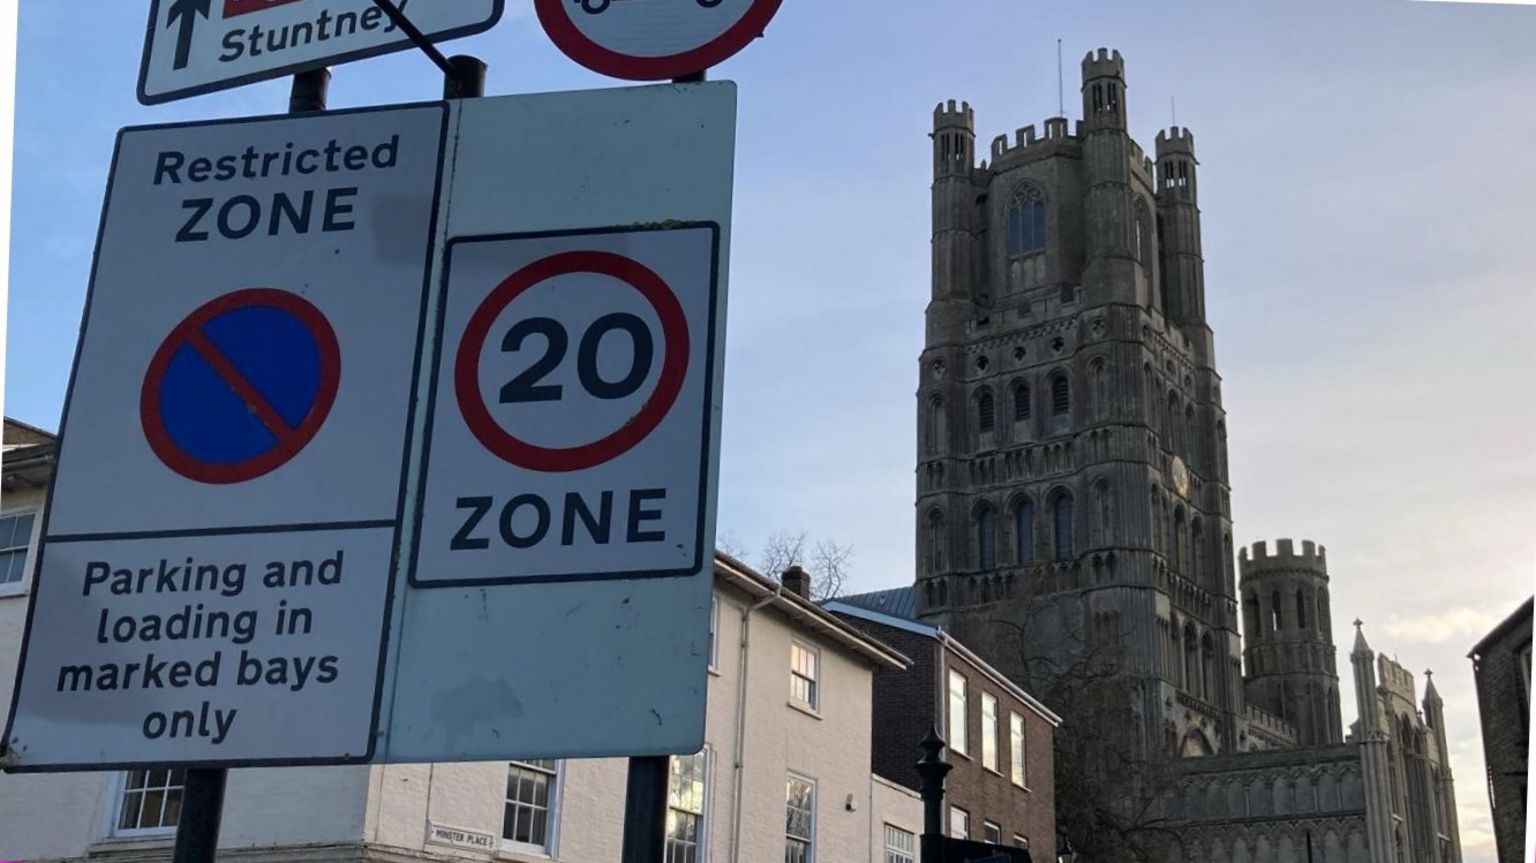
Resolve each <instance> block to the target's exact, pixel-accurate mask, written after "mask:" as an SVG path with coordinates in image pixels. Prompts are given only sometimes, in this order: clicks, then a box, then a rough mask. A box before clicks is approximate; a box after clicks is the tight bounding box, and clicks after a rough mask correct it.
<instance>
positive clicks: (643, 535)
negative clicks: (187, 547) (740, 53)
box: [385, 82, 736, 761]
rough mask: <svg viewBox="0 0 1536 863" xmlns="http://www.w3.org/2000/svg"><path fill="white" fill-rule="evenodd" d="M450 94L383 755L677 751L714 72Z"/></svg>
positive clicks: (711, 406)
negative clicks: (438, 273) (408, 556)
mask: <svg viewBox="0 0 1536 863" xmlns="http://www.w3.org/2000/svg"><path fill="white" fill-rule="evenodd" d="M456 107H457V108H458V110H459V111H460V112H461V115H460V121H459V124H458V126H457V128H456V130H455V135H454V138H455V141H456V142H457V149H456V151H455V153H454V160H453V164H454V170H453V174H452V176H451V177H450V179H449V187H448V188H449V199H450V201H451V206H450V207H449V209H448V211H447V214H446V219H447V223H446V236H447V238H448V240H447V244H446V248H445V261H444V273H443V277H442V279H441V281H440V283H439V287H438V289H437V290H438V301H437V303H435V304H434V307H435V308H437V309H439V310H440V320H439V322H438V327H439V329H440V333H441V337H440V340H439V341H438V344H437V348H436V350H435V351H434V352H433V353H432V355H431V356H430V358H429V360H428V362H427V363H426V364H425V366H426V367H425V368H424V369H423V372H422V374H423V378H424V379H425V380H426V383H427V387H426V388H427V389H428V390H429V392H428V394H427V396H426V397H425V398H424V399H423V403H424V404H426V405H428V406H429V408H428V413H429V417H428V421H429V426H430V428H429V430H426V431H425V432H424V434H423V440H422V446H423V450H424V454H423V459H422V468H421V472H420V474H419V476H418V479H417V481H416V488H417V496H416V498H415V500H414V505H415V506H416V507H417V512H416V530H415V541H414V542H413V560H412V563H411V574H410V586H409V588H408V592H409V597H410V598H409V600H408V601H407V602H406V603H404V608H403V611H402V616H401V620H400V624H399V628H400V631H401V636H400V637H401V648H400V652H399V654H398V659H397V662H396V663H395V668H396V671H395V675H394V679H393V682H392V685H391V691H392V692H394V693H397V695H396V696H395V700H394V702H393V704H392V706H391V709H390V711H389V713H390V721H389V737H388V740H387V742H386V744H385V745H386V747H387V748H386V753H385V757H386V758H387V759H389V760H400V761H410V760H429V761H430V760H439V759H445V758H446V759H453V760H465V759H470V760H473V759H498V758H503V757H507V756H509V755H520V757H585V756H604V755H663V754H670V753H681V752H696V751H698V748H699V746H700V745H702V742H703V733H704V732H703V729H704V725H703V720H704V710H703V708H704V694H705V689H706V680H707V669H706V665H707V656H708V654H709V650H708V638H709V636H708V632H709V623H708V621H709V607H710V596H711V590H712V586H713V549H714V519H715V488H716V483H717V473H718V461H719V459H718V449H719V428H720V426H719V422H720V395H721V389H722V387H721V377H722V376H721V373H720V370H721V368H722V356H723V351H724V325H725V302H726V293H727V291H726V272H727V269H728V267H727V263H728V262H727V250H728V248H729V236H730V216H731V181H732V168H733V166H732V162H733V157H734V151H735V111H736V100H735V87H734V85H732V84H730V83H728V82H711V83H707V84H697V85H687V86H671V85H668V86H662V87H639V88H631V89H621V90H589V91H581V92H575V93H558V94H542V95H534V96H520V97H510V98H506V99H472V100H465V101H464V102H463V103H460V104H457V105H456ZM678 129H687V130H688V134H686V135H679V134H678V133H677V130H678ZM508 153H516V154H517V158H515V159H508V158H507V154H508ZM544 508H547V509H548V522H547V525H545V526H543V527H542V528H541V527H540V522H541V521H542V520H543V511H544ZM477 512H479V513H480V515H479V517H478V519H476V520H475V523H474V524H473V525H468V520H470V519H474V518H475V516H476V513H477ZM567 517H569V533H570V534H571V535H570V541H569V543H567V542H565V534H566V532H567ZM509 539H510V540H511V541H510V542H509V541H508V540H509ZM535 540H536V541H535ZM508 656H529V657H532V656H537V657H538V660H537V661H530V662H510V663H509V662H507V661H506V657H508ZM513 749H516V750H517V751H516V752H513V751H512V750H513Z"/></svg>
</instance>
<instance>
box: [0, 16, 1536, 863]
mask: <svg viewBox="0 0 1536 863" xmlns="http://www.w3.org/2000/svg"><path fill="white" fill-rule="evenodd" d="M145 5H146V4H145V3H143V2H134V3H125V2H113V3H105V2H92V3H88V4H87V3H82V2H73V3H66V2H58V0H22V3H21V24H20V37H19V55H18V73H17V99H16V138H15V179H14V190H13V200H12V206H13V228H12V230H13V234H12V246H11V271H10V284H11V293H10V314H9V322H8V333H7V335H8V340H7V348H6V370H5V374H6V379H5V383H6V386H5V392H6V394H7V396H8V399H7V402H6V404H5V413H6V414H7V415H9V416H13V417H16V418H18V419H21V420H24V421H26V422H30V423H33V424H35V425H39V426H43V427H46V428H56V427H57V422H58V416H59V412H60V408H61V405H62V402H63V397H64V388H65V385H66V381H67V377H68V372H69V364H70V359H71V355H72V351H73V345H74V341H75V336H76V333H77V328H78V324H79V316H80V311H81V305H82V301H83V297H84V293H85V288H86V280H87V277H88V273H89V266H90V260H91V250H92V246H93V243H94V235H95V231H96V226H97V219H98V215H99V209H100V204H101V197H102V192H103V189H104V186H105V181H106V173H107V170H108V164H109V161H110V156H111V150H112V145H113V136H114V133H115V132H116V130H117V129H118V128H119V127H121V126H125V125H133V124H144V123H154V122H168V121H177V120H194V119H211V118H217V117H230V116H241V115H249V114H261V113H276V112H280V111H282V110H284V109H285V108H286V104H287V90H288V83H287V82H286V81H274V82H267V83H263V84H257V85H252V86H247V87H243V88H240V89H238V90H231V91H226V92H222V93H217V94H212V95H207V96H202V97H197V98H193V99H188V100H185V101H181V102H175V103H171V104H167V105H162V106H158V107H154V108H146V107H142V106H140V105H139V104H138V103H137V102H136V101H135V98H134V83H135V78H136V74H137V69H138V63H139V57H140V50H141V42H140V39H141V37H142V34H143V32H144V17H145V10H144V7H145ZM508 6H509V8H508V11H507V14H506V17H505V18H504V19H503V21H502V23H501V24H500V25H499V26H498V27H497V28H496V29H494V30H492V31H491V32H489V33H486V34H483V35H480V36H475V37H471V38H468V39H463V40H458V41H456V42H454V43H452V45H451V49H452V51H453V52H464V53H471V54H475V55H477V56H479V57H481V58H482V59H484V60H485V61H487V63H488V64H489V74H488V82H487V93H488V94H490V95H502V94H510V93H522V92H543V91H558V90H571V89H579V88H590V87H609V86H617V85H618V82H615V81H613V80H611V79H606V78H602V77H600V76H597V75H595V74H592V73H589V72H587V71H586V70H584V69H582V68H580V67H579V66H577V65H576V64H574V63H573V62H571V61H569V60H567V59H566V58H564V57H563V56H562V55H560V54H559V53H558V52H557V50H556V49H555V48H554V47H553V46H552V45H551V43H550V42H549V40H548V39H547V38H546V37H545V36H544V34H543V33H542V32H541V30H540V29H539V27H538V24H537V21H536V20H535V19H534V18H533V16H532V14H531V8H530V7H531V3H530V2H529V0H508ZM87 8H88V9H89V17H86V16H85V14H83V13H84V11H85V10H86V9H87ZM876 8H877V4H875V3H874V2H872V0H853V2H841V3H828V2H807V0H788V2H786V3H785V4H784V7H783V9H782V10H781V12H780V14H779V16H778V17H777V18H776V19H775V20H774V22H773V23H772V25H771V27H770V28H769V30H768V32H767V34H766V38H764V39H762V40H758V41H757V42H756V43H755V44H753V45H752V46H750V47H749V48H748V49H747V50H746V51H744V52H743V53H742V54H741V55H739V56H738V57H736V58H734V59H732V60H730V61H728V62H727V63H726V64H724V65H722V66H720V67H718V68H717V69H715V70H713V72H712V73H711V76H712V77H714V78H727V79H731V80H735V81H736V82H738V84H739V86H740V121H739V144H738V152H737V182H736V190H735V213H734V227H733V235H734V238H733V248H732V249H731V272H730V301H729V318H728V327H729V334H728V336H727V348H726V369H725V376H726V378H725V379H726V395H725V420H724V432H723V438H722V467H721V491H720V525H721V533H722V536H728V537H730V539H731V541H732V542H733V543H734V544H735V545H737V546H739V547H742V548H743V549H745V551H746V553H747V556H748V557H749V558H751V557H753V556H754V555H756V554H757V553H758V552H759V551H760V549H761V547H762V544H763V542H764V540H765V539H766V538H767V537H768V536H770V535H771V534H773V533H774V532H776V531H780V530H789V531H805V532H807V533H808V534H809V535H811V536H812V537H826V538H829V539H832V540H835V541H837V542H839V543H843V544H846V545H850V546H852V548H853V550H854V556H853V558H852V581H851V584H850V588H851V589H853V590H871V589H877V588H882V587H892V586H898V585H902V584H905V583H908V582H910V580H911V577H912V572H913V547H914V542H913V539H912V523H913V515H912V512H913V510H912V506H913V493H914V477H913V467H914V453H915V450H916V447H915V420H914V415H915V402H914V392H915V389H916V384H917V380H916V370H917V362H916V361H917V356H918V353H919V352H920V350H921V348H922V312H923V307H924V304H925V303H926V301H927V295H928V285H929V261H928V257H929V256H928V241H929V236H930V234H929V225H928V219H929V198H928V187H929V183H930V180H931V175H930V171H931V161H930V152H929V146H930V144H929V141H928V138H927V134H928V132H929V131H931V111H932V109H933V106H934V105H935V103H937V102H938V101H940V100H942V99H950V98H955V99H965V100H968V101H969V102H970V103H971V105H972V106H973V107H974V108H975V112H976V123H977V137H978V142H979V144H978V150H981V149H982V147H984V146H985V144H986V142H988V141H990V139H991V138H992V137H994V136H995V135H998V134H1003V133H1009V134H1011V133H1012V130H1013V129H1014V128H1016V127H1019V126H1024V125H1028V124H1031V123H1035V124H1038V123H1040V122H1041V121H1042V120H1043V119H1044V118H1046V117H1048V116H1052V115H1054V114H1056V113H1057V63H1056V40H1057V39H1058V38H1059V39H1061V40H1062V45H1063V52H1064V55H1065V69H1064V71H1065V83H1066V91H1067V92H1066V100H1065V101H1066V105H1067V113H1068V115H1069V116H1074V117H1075V116H1078V115H1079V111H1080V109H1079V107H1078V106H1079V105H1080V101H1079V97H1078V96H1077V95H1076V92H1075V89H1074V88H1075V85H1076V83H1077V80H1078V67H1077V63H1078V61H1079V60H1080V59H1081V57H1082V56H1083V54H1084V53H1085V52H1087V51H1088V50H1090V49H1093V48H1096V47H1099V46H1106V47H1112V48H1116V49H1119V50H1120V51H1121V53H1122V54H1123V55H1124V57H1125V60H1126V67H1127V76H1128V84H1129V86H1128V109H1129V116H1130V123H1131V131H1132V133H1133V135H1134V136H1135V137H1136V138H1137V140H1138V141H1140V142H1141V143H1142V145H1143V146H1144V147H1146V148H1147V149H1148V150H1150V149H1151V144H1152V139H1153V137H1154V135H1155V134H1156V132H1157V130H1158V129H1159V128H1162V127H1166V126H1168V125H1169V124H1170V123H1171V122H1172V118H1173V115H1174V114H1175V113H1176V115H1177V121H1178V123H1179V124H1180V125H1184V126H1187V127H1189V128H1190V129H1192V130H1193V131H1194V134H1195V137H1196V141H1197V152H1198V156H1199V160H1200V172H1201V173H1200V191H1201V201H1200V204H1201V209H1202V219H1203V226H1204V250H1205V260H1206V293H1207V296H1206V305H1207V311H1208V316H1209V318H1210V322H1211V325H1212V327H1213V329H1214V330H1215V333H1216V351H1217V367H1218V370H1219V371H1220V373H1221V375H1222V377H1223V380H1224V384H1223V392H1224V394H1225V399H1226V409H1227V412H1228V424H1229V430H1230V458H1231V474H1232V489H1233V491H1232V501H1233V511H1234V538H1235V539H1236V540H1237V541H1238V542H1239V543H1252V542H1255V541H1258V540H1264V539H1268V540H1273V539H1275V538H1278V537H1294V538H1296V539H1298V540H1300V539H1303V538H1305V539H1312V540H1315V541H1317V542H1319V543H1321V544H1323V545H1325V546H1327V548H1328V560H1329V567H1330V574H1331V577H1332V588H1333V590H1332V598H1333V623H1334V628H1335V632H1334V637H1335V641H1336V642H1337V643H1338V644H1339V645H1340V651H1339V665H1340V669H1341V672H1342V675H1341V676H1342V680H1341V682H1342V683H1343V684H1344V693H1343V694H1344V703H1345V721H1346V723H1347V722H1350V721H1352V720H1353V718H1354V715H1355V711H1354V706H1353V705H1354V702H1353V694H1352V692H1351V687H1350V683H1349V679H1348V673H1349V672H1348V660H1347V652H1348V645H1349V644H1350V640H1351V638H1352V629H1351V627H1350V626H1349V622H1350V621H1351V620H1352V619H1354V618H1355V617H1357V616H1358V617H1359V618H1361V619H1363V620H1364V621H1365V632H1366V635H1367V637H1368V638H1369V639H1370V641H1371V643H1372V646H1373V647H1374V648H1376V649H1377V650H1378V651H1381V652H1383V653H1386V654H1388V655H1391V656H1395V657H1396V658H1397V659H1399V660H1400V661H1401V662H1403V663H1404V664H1405V665H1406V666H1407V667H1408V668H1410V669H1412V670H1414V671H1415V673H1418V674H1420V678H1419V685H1420V687H1421V689H1422V685H1423V678H1422V674H1421V672H1422V670H1423V669H1425V668H1433V669H1435V671H1436V677H1435V680H1436V685H1437V687H1438V688H1439V691H1440V693H1441V696H1442V697H1443V698H1444V700H1445V702H1446V721H1447V726H1448V734H1449V737H1450V739H1451V749H1452V766H1453V769H1454V772H1455V775H1456V777H1457V778H1458V780H1459V781H1458V783H1457V796H1458V804H1459V807H1460V822H1461V832H1462V841H1463V846H1464V849H1465V854H1466V860H1467V863H1488V861H1492V860H1493V859H1494V851H1493V839H1492V833H1491V829H1490V822H1489V816H1488V800H1487V794H1486V790H1485V786H1484V783H1483V780H1482V777H1483V764H1482V748H1481V742H1480V736H1479V732H1478V718H1477V709H1476V699H1475V693H1474V689H1473V683H1472V676H1471V664H1470V662H1469V661H1468V660H1467V658H1466V654H1467V652H1468V650H1469V649H1470V647H1471V646H1472V644H1473V643H1474V642H1476V641H1477V640H1478V638H1479V637H1481V635H1482V634H1484V633H1486V632H1487V631H1488V630H1489V629H1491V628H1492V627H1493V626H1494V625H1495V624H1496V623H1497V622H1498V621H1500V620H1502V619H1503V618H1504V616H1506V615H1507V614H1508V613H1510V612H1511V611H1513V610H1514V609H1515V608H1516V607H1517V606H1518V605H1519V604H1520V602H1521V601H1522V600H1523V599H1524V598H1525V597H1526V596H1528V595H1530V593H1531V592H1532V585H1533V570H1536V530H1533V529H1532V521H1533V517H1536V453H1533V448H1532V447H1531V446H1530V443H1529V441H1530V439H1531V436H1532V432H1533V431H1536V399H1533V398H1532V393H1533V392H1536V387H1533V383H1536V348H1533V347H1532V341H1531V340H1530V338H1529V337H1528V334H1529V332H1530V328H1531V326H1532V321H1533V320H1536V291H1533V290H1531V288H1532V283H1531V282H1532V280H1531V277H1530V275H1529V274H1530V273H1531V272H1532V265H1533V263H1536V261H1533V260H1532V258H1533V257H1536V242H1532V236H1531V235H1532V231H1533V229H1536V217H1533V215H1532V209H1531V205H1530V201H1531V194H1532V192H1533V191H1536V161H1533V160H1532V159H1531V158H1530V156H1529V153H1528V147H1529V143H1530V142H1531V141H1533V140H1536V111H1533V110H1532V106H1533V105H1536V100H1533V98H1532V95H1531V94H1532V90H1533V87H1536V52H1533V51H1532V50H1531V48H1530V46H1531V45H1532V44H1536V40H1533V37H1536V8H1531V7H1522V6H1496V5H1473V4H1464V3H1454V4H1443V3H1421V2H1411V0H1353V2H1350V3H1337V2H1312V0H1265V2H1259V0H1253V2H1244V3H1230V2H1220V0H1210V2H1207V0H1180V2H1179V3H1177V4H1173V3H1158V4H1152V3H1146V2H1142V0H1125V2H1112V0H1073V2H1054V3H1041V2H1034V0H943V2H918V0H884V2H881V3H879V4H878V13H876V12H875V9H876ZM440 86H441V83H440V77H439V76H438V74H437V72H436V70H435V68H434V67H432V66H431V65H430V64H429V63H428V61H427V60H426V59H425V58H424V57H422V56H420V55H419V54H416V53H406V54H399V55H394V56H391V57H386V58H378V59H373V60H367V61H362V62H359V63H354V64H350V65H347V66H343V67H339V68H337V69H336V70H335V79H334V81H333V83H332V86H331V106H332V107H349V106H355V105H373V104H385V103H389V102H402V101H414V100H422V99H432V98H436V97H437V95H438V94H439V92H440Z"/></svg>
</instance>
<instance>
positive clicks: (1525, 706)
mask: <svg viewBox="0 0 1536 863" xmlns="http://www.w3.org/2000/svg"><path fill="white" fill-rule="evenodd" d="M1532 603H1533V600H1530V599H1527V600H1526V601H1525V603H1524V604H1523V605H1521V606H1520V607H1519V608H1518V609H1516V610H1515V612H1514V613H1513V614H1511V615H1510V616H1509V617H1507V618H1505V619H1504V621H1503V622H1502V623H1500V624H1499V625H1498V626H1496V627H1494V628H1493V631H1492V632H1490V633H1488V634H1487V635H1485V636H1483V639H1482V640H1481V641H1479V642H1478V643H1477V645H1476V646H1475V647H1473V648H1472V652H1471V653H1469V654H1467V656H1468V657H1469V658H1470V659H1471V660H1472V676H1473V678H1474V679H1475V680H1476V682H1477V709H1478V714H1479V715H1480V717H1481V719H1482V726H1483V756H1484V759H1485V762H1486V764H1487V765H1488V803H1489V804H1490V805H1491V806H1492V807H1493V832H1494V839H1495V841H1496V842H1497V843H1498V848H1499V863H1517V861H1519V860H1521V859H1522V855H1523V854H1524V853H1525V808H1526V792H1527V790H1528V788H1527V781H1528V778H1529V775H1530V773H1529V771H1530V755H1531V617H1532V615H1531V608H1532Z"/></svg>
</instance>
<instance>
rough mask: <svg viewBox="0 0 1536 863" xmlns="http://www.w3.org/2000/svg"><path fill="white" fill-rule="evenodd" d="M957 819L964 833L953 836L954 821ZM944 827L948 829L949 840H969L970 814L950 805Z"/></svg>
mask: <svg viewBox="0 0 1536 863" xmlns="http://www.w3.org/2000/svg"><path fill="white" fill-rule="evenodd" d="M957 818H958V819H959V821H960V823H961V824H962V825H964V831H963V832H962V833H961V834H960V835H959V836H956V835H955V821H956V819H957ZM946 826H947V827H948V829H949V838H951V839H969V838H971V813H969V812H967V811H965V810H964V809H961V808H960V807H959V806H955V805H953V804H951V805H950V807H949V823H948V824H947V825H946Z"/></svg>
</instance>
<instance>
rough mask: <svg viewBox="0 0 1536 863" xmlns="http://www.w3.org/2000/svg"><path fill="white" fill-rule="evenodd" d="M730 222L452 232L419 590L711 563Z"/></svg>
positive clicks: (424, 489)
mask: <svg viewBox="0 0 1536 863" xmlns="http://www.w3.org/2000/svg"><path fill="white" fill-rule="evenodd" d="M720 239H721V238H720V228H719V226H718V225H716V224H713V223H683V224H669V225H664V226H655V227H646V228H614V229H599V230H589V231H580V232H565V231H562V232H555V233H538V234H520V235H499V236H479V237H458V238H454V239H453V240H451V241H450V243H449V246H448V249H447V253H446V261H445V265H444V266H445V272H446V275H445V277H444V280H443V288H442V290H443V297H442V310H443V311H442V317H441V326H442V333H441V336H440V339H439V341H438V357H437V359H436V364H435V373H434V378H433V388H432V396H431V398H432V401H433V411H432V413H431V416H432V420H431V425H430V426H429V428H428V430H427V435H428V441H427V452H426V457H425V459H424V465H423V481H422V483H421V485H420V490H421V496H422V500H421V503H422V505H421V508H420V510H419V512H420V533H419V536H418V540H417V543H416V548H417V553H416V557H417V559H416V562H415V566H414V568H413V575H412V582H413V583H414V584H417V585H420V586H429V585H464V584H485V583H502V582H530V581H569V580H578V579H592V578H638V577H646V576H669V575H691V574H693V573H695V572H697V571H698V570H699V568H700V567H701V566H702V565H703V564H704V561H705V558H704V555H705V554H706V553H707V552H710V551H712V550H710V549H706V548H705V542H704V538H705V537H704V533H705V524H706V509H707V501H708V500H709V499H710V494H709V492H710V490H709V489H708V488H707V483H708V479H709V477H710V476H711V473H712V472H711V471H710V463H711V460H712V459H713V458H714V455H715V449H716V442H715V441H713V440H711V439H710V438H711V429H712V428H713V423H712V416H711V414H712V412H713V410H714V401H715V397H714V393H715V375H716V369H715V367H714V363H715V360H714V356H715V345H714V338H715V336H714V334H715V324H716V315H717V313H718V284H717V278H718V276H717V274H718V269H719V268H718V262H719V254H720Z"/></svg>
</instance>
